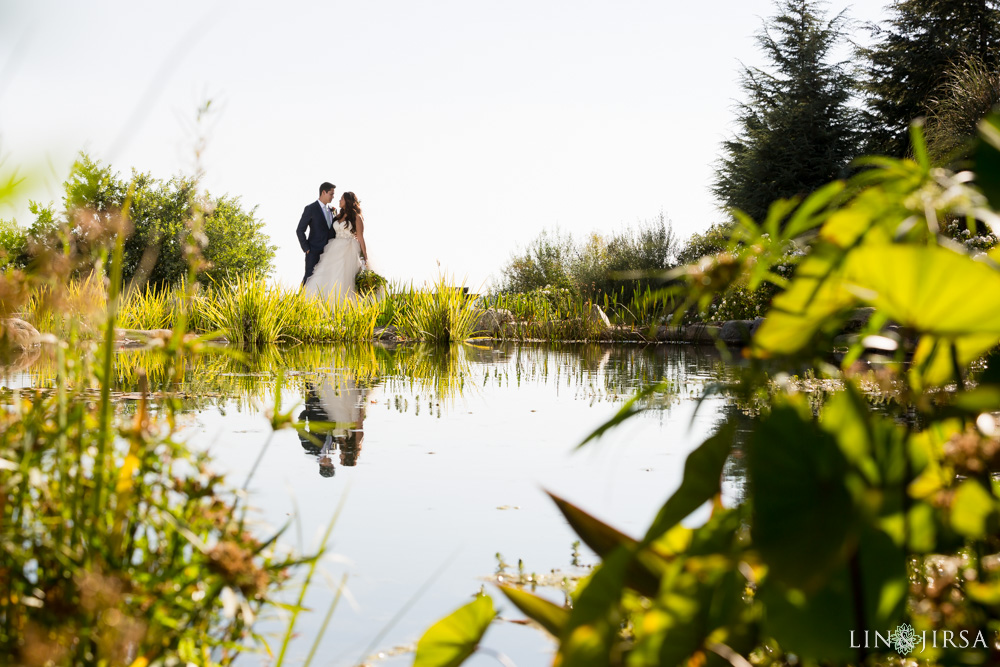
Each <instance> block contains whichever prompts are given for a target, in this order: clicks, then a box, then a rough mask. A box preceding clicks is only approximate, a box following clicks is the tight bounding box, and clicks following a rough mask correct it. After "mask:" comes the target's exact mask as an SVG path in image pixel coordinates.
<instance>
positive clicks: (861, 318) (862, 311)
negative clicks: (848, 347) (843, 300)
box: [841, 307, 875, 334]
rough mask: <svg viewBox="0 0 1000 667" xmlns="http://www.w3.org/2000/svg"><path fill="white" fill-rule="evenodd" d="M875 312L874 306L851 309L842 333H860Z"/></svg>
mask: <svg viewBox="0 0 1000 667" xmlns="http://www.w3.org/2000/svg"><path fill="white" fill-rule="evenodd" d="M874 312H875V309H874V308H870V307H869V308H855V309H854V310H852V311H851V314H850V315H849V316H848V317H847V320H846V321H845V322H844V326H843V328H842V329H841V333H845V334H852V333H858V332H859V331H861V330H862V329H864V328H865V326H866V325H867V324H868V320H870V319H871V317H872V314H873V313H874Z"/></svg>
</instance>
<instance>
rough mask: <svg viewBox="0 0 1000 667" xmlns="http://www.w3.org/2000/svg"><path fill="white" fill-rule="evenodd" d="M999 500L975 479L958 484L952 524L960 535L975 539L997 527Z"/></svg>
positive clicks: (994, 530)
mask: <svg viewBox="0 0 1000 667" xmlns="http://www.w3.org/2000/svg"><path fill="white" fill-rule="evenodd" d="M997 509H998V508H997V500H996V498H994V497H993V495H992V494H991V493H990V492H989V491H987V490H986V489H984V488H983V486H982V484H980V483H979V482H977V481H976V480H974V479H967V480H965V481H964V482H962V483H961V484H959V485H958V489H956V490H955V496H954V498H953V499H952V501H951V525H952V527H953V528H954V529H955V532H957V533H958V534H960V535H963V536H965V537H968V538H970V539H973V540H979V539H982V538H984V537H985V536H986V535H987V534H993V533H994V532H996V529H997V527H998V526H997Z"/></svg>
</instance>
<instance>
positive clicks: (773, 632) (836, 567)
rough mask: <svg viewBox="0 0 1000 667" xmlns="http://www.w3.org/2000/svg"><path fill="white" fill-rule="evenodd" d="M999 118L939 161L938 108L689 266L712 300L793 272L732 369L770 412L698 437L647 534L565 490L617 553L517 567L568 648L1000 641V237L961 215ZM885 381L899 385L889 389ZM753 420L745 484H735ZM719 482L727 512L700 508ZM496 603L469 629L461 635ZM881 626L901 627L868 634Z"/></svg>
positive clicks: (701, 293) (958, 655)
mask: <svg viewBox="0 0 1000 667" xmlns="http://www.w3.org/2000/svg"><path fill="white" fill-rule="evenodd" d="M980 132H981V139H980V143H979V145H978V147H977V150H976V156H977V161H976V171H975V173H958V174H956V173H952V172H949V171H946V170H943V169H937V168H933V167H932V166H931V163H930V160H929V158H928V156H927V151H926V147H925V145H924V143H923V138H922V135H921V133H920V132H919V130H918V129H915V130H914V133H913V137H914V155H915V156H916V157H915V159H913V160H896V159H889V158H871V159H868V160H866V162H865V166H866V167H867V168H866V170H864V171H862V172H860V173H859V174H858V175H857V176H855V177H853V178H852V179H850V180H849V181H847V182H835V183H833V184H830V185H828V186H825V187H824V188H821V189H820V190H818V191H817V192H815V193H813V194H812V195H810V196H809V197H808V198H806V199H805V200H803V201H801V202H799V201H779V202H776V203H775V204H773V205H772V207H771V209H770V211H769V213H768V216H767V218H766V219H765V220H764V222H763V223H761V224H758V223H757V222H755V221H754V220H752V219H750V218H749V217H747V216H744V215H740V216H739V223H738V226H737V228H736V230H735V231H736V233H735V234H734V239H733V243H732V245H730V246H729V247H728V248H727V249H726V251H725V252H723V253H720V254H718V255H716V256H715V258H714V260H713V261H712V262H704V261H703V262H700V263H699V264H698V265H697V266H691V267H686V268H685V269H683V270H681V271H679V272H678V276H680V277H681V278H682V279H683V280H684V281H685V283H686V285H687V296H686V299H685V305H686V306H687V307H691V308H700V307H701V305H702V304H704V303H706V302H708V301H710V300H711V299H713V298H716V297H717V296H718V295H720V294H725V293H726V291H727V290H728V289H729V288H730V287H731V286H733V285H736V284H745V285H747V286H749V287H750V288H751V289H753V288H755V287H757V286H758V285H760V284H762V283H764V282H765V281H767V282H770V283H772V284H773V285H774V286H775V287H777V288H779V289H780V290H781V291H780V292H779V293H778V294H777V295H776V296H775V298H774V301H773V304H772V307H771V309H770V310H769V311H768V313H767V316H766V318H765V320H764V322H763V324H762V326H761V327H760V329H759V330H758V331H757V332H756V334H755V335H754V338H753V341H752V344H751V346H750V348H749V349H748V351H747V355H748V356H749V357H750V358H751V362H752V363H750V365H748V366H747V367H746V368H745V369H744V370H743V371H742V372H741V373H740V374H739V375H738V376H737V377H736V378H734V380H733V381H732V382H731V391H732V392H733V393H734V395H736V396H737V397H742V398H741V399H740V400H741V402H742V401H747V400H750V401H753V402H754V412H755V413H756V418H755V419H753V420H752V421H751V420H748V419H746V418H738V417H737V416H733V417H732V418H730V419H727V420H726V421H725V422H724V423H722V424H721V425H720V427H719V428H718V429H717V431H716V432H715V433H714V434H713V435H712V436H711V437H709V438H708V439H707V440H706V441H705V442H703V443H702V444H701V445H700V446H699V447H698V448H697V449H695V450H694V451H693V452H692V453H691V454H690V455H689V456H688V458H687V462H686V464H685V468H684V477H683V480H682V482H681V485H680V487H679V488H678V489H677V490H676V492H674V493H673V494H672V495H671V496H670V497H669V498H668V499H667V501H666V502H665V503H664V504H663V506H662V507H661V509H660V511H659V512H658V514H657V516H656V517H655V519H654V520H653V522H652V524H651V525H650V526H649V527H648V529H647V530H646V531H645V534H644V535H643V536H641V537H637V538H633V537H630V536H628V535H625V534H624V533H622V532H620V531H618V530H617V529H615V528H613V527H612V526H609V525H607V524H605V523H603V522H602V521H600V520H599V519H597V518H596V517H593V516H591V515H589V514H588V513H586V512H584V511H583V510H581V509H580V508H579V507H577V506H576V505H574V504H572V503H571V502H569V501H567V500H565V499H562V498H557V497H554V496H553V500H554V502H555V503H556V505H557V507H558V508H559V510H560V511H561V512H562V514H563V516H564V517H565V518H566V520H567V521H568V522H569V524H570V525H571V526H572V527H573V529H574V530H575V531H576V532H577V534H578V535H579V536H580V539H581V540H582V541H583V542H584V543H586V544H587V545H588V546H589V547H590V548H591V549H593V550H594V551H595V552H596V553H597V554H598V555H599V556H600V558H601V564H600V566H599V567H597V568H595V570H594V573H593V574H592V575H591V576H590V577H588V578H587V579H586V580H584V581H582V582H581V583H580V585H579V586H578V587H577V589H576V590H575V591H574V592H573V594H572V604H571V605H560V604H556V603H553V602H552V601H550V600H549V599H547V598H543V597H541V596H537V595H534V594H532V593H530V592H527V591H525V590H521V589H518V588H513V587H507V586H501V587H500V588H501V591H502V592H503V594H504V595H505V596H506V597H507V598H508V599H509V600H510V601H511V602H512V603H513V604H514V605H515V606H517V607H518V608H519V609H520V610H521V611H522V612H524V613H525V614H526V615H527V616H528V617H529V618H531V619H532V620H534V621H535V622H537V623H538V624H539V625H540V626H541V627H542V628H544V629H545V631H546V632H548V633H549V634H550V635H551V636H552V637H554V638H555V639H556V641H557V643H558V648H557V655H556V657H555V659H554V662H555V663H556V664H561V665H590V664H602V665H617V664H622V665H625V664H662V665H667V664H671V665H673V664H713V663H715V664H726V663H728V664H739V665H743V664H773V665H789V664H829V665H866V664H893V663H895V662H897V661H899V660H900V658H908V659H909V660H919V661H921V662H924V663H926V664H941V665H947V664H988V663H991V662H995V660H996V644H995V638H996V633H997V631H998V630H1000V605H998V603H997V601H998V600H1000V540H998V539H997V534H998V533H997V526H998V525H1000V489H998V486H997V481H996V480H997V474H998V472H1000V425H998V421H997V417H996V414H997V413H998V412H1000V354H998V353H997V346H998V344H1000V316H998V313H1000V269H998V264H997V261H996V259H997V256H996V253H995V252H993V253H991V254H986V255H975V254H973V253H972V252H971V251H970V250H969V249H968V248H967V247H964V246H961V245H958V244H955V243H953V242H952V241H950V239H948V238H947V237H946V236H944V235H943V234H941V233H940V232H941V221H942V220H948V219H954V218H958V219H960V220H963V221H965V223H966V224H967V225H969V226H970V227H971V226H974V225H976V224H986V225H990V226H992V227H998V226H1000V215H998V214H997V211H998V210H1000V168H998V167H997V165H1000V116H993V117H991V118H990V119H988V121H987V122H986V123H985V124H984V125H982V126H981V128H980ZM973 182H974V183H976V184H977V185H976V186H973V185H971V183H973ZM790 244H801V245H802V246H803V247H804V248H806V252H804V253H801V254H799V255H796V259H795V263H796V267H795V271H794V273H793V274H792V275H791V276H790V277H785V276H783V275H781V274H780V273H778V272H776V271H775V268H776V267H777V266H779V265H781V264H782V263H784V262H785V261H787V257H788V254H787V248H788V246H789V245H790ZM860 306H867V307H870V308H872V309H873V310H874V312H873V313H872V314H871V317H870V319H868V321H867V323H866V324H863V325H862V330H861V332H860V334H859V335H858V336H857V337H856V339H854V340H853V341H852V342H851V344H850V349H849V350H848V352H847V354H846V355H844V356H843V357H841V358H840V360H839V363H840V369H839V371H838V370H837V369H836V368H834V367H833V366H832V364H831V359H832V358H833V357H832V355H831V351H832V349H833V339H834V337H835V336H837V335H838V334H839V332H840V328H841V326H842V324H843V323H844V322H845V321H847V320H848V319H850V318H852V317H856V315H857V312H856V309H857V308H858V307H860ZM890 324H892V326H889V325H890ZM984 357H985V359H984ZM867 362H876V366H875V367H876V368H877V369H878V370H877V371H876V372H869V371H868V370H867V369H868V368H870V366H868V365H867ZM802 368H812V369H816V371H815V373H816V377H817V378H822V377H824V376H826V377H830V376H833V377H835V378H836V379H838V380H839V382H837V383H831V384H830V385H828V386H827V389H826V391H825V395H824V396H823V398H822V400H819V401H817V400H814V399H812V398H811V397H810V396H809V395H808V394H807V393H806V392H804V391H801V390H800V387H801V386H802V384H801V382H796V381H794V379H793V378H791V377H790V376H791V375H792V374H793V373H797V372H799V371H800V370H801V369H802ZM880 386H881V387H883V388H891V396H892V401H891V402H884V401H878V405H877V406H874V407H873V405H872V401H870V400H869V398H868V396H869V395H870V393H871V392H873V391H874V392H875V393H876V394H881V395H885V394H886V393H887V392H886V389H882V390H881V391H880V390H879V387H880ZM656 390H657V386H656V385H653V386H650V387H647V388H645V389H643V390H642V391H640V392H639V393H638V394H637V395H636V396H635V397H634V398H633V399H632V400H630V401H629V402H628V403H626V404H625V405H624V406H623V407H622V408H621V410H620V411H619V413H618V414H617V415H615V416H614V417H613V418H612V419H610V420H609V421H608V422H607V423H606V424H604V425H602V426H601V427H599V428H598V429H596V430H595V431H594V433H593V434H592V435H591V436H590V437H589V438H587V439H586V440H585V441H584V443H582V444H586V443H587V442H589V441H591V440H594V439H596V438H599V437H600V436H601V434H603V433H604V432H606V431H607V430H608V429H610V428H614V427H615V426H616V425H618V424H620V423H622V422H623V421H626V420H628V419H630V418H632V417H633V416H634V415H636V414H639V413H640V412H641V411H642V405H641V403H642V401H643V400H645V398H646V397H648V396H649V394H650V392H655V391H656ZM743 404H744V405H745V403H743ZM876 407H877V409H875V408H876ZM736 443H741V449H740V453H741V454H742V455H743V456H744V457H745V465H746V475H747V484H746V499H745V502H743V503H742V504H740V505H738V506H736V507H724V506H723V505H722V503H721V500H720V479H721V477H722V475H723V471H724V469H725V468H726V466H727V465H728V462H729V461H730V459H731V457H732V456H733V454H734V452H733V448H734V444H736ZM705 503H709V504H711V506H712V515H711V518H710V519H709V520H708V521H707V522H706V523H705V524H704V525H702V526H700V527H695V528H690V527H687V526H684V525H683V524H681V520H682V519H684V518H685V517H687V516H688V515H690V514H691V513H692V512H694V511H695V510H696V509H698V508H699V507H702V506H703V505H704V504H705ZM453 620H454V619H453ZM487 622H488V619H487V618H485V616H477V617H475V618H466V619H465V621H463V624H462V625H463V627H462V629H461V632H458V631H453V632H452V633H451V634H452V636H454V637H461V640H460V641H461V643H462V653H461V655H468V654H470V653H471V652H472V650H473V649H475V646H476V644H478V642H479V638H480V637H481V636H482V633H483V631H484V629H485V627H486V623H487ZM876 632H877V633H880V634H882V635H888V636H891V637H894V638H895V639H893V640H892V642H891V643H890V642H889V641H883V642H879V641H878V640H877V639H876V640H874V641H866V640H865V639H864V638H865V637H869V636H874V635H875V633H876ZM959 636H963V637H967V641H965V642H964V643H963V642H957V641H955V638H956V637H959ZM915 637H922V638H926V641H924V642H923V643H921V642H916V643H914V641H913V640H914V638H915ZM918 646H919V650H918V648H917V647H918ZM453 650H456V651H457V648H453ZM426 664H443V663H426ZM449 664H455V662H451V663H449Z"/></svg>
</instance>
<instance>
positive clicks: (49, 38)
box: [0, 0, 888, 290]
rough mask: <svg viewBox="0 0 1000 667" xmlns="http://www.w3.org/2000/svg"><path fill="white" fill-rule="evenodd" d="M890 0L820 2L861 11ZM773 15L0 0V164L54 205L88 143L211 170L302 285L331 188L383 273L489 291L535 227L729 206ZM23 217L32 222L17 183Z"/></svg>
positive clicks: (708, 215) (765, 4)
mask: <svg viewBox="0 0 1000 667" xmlns="http://www.w3.org/2000/svg"><path fill="white" fill-rule="evenodd" d="M887 2H888V0H862V1H859V2H854V3H847V2H842V1H840V0H831V2H829V4H828V8H829V11H830V12H831V13H832V12H839V11H841V10H843V9H845V8H847V9H848V12H847V13H848V16H849V17H851V18H852V19H854V20H855V21H857V22H865V21H874V20H880V19H882V18H884V17H885V10H884V5H885V4H887ZM773 7H774V6H773V4H772V3H771V2H770V0H713V1H712V2H679V1H677V0H673V1H671V0H648V1H647V0H618V1H617V2H610V1H594V0H575V1H573V2H571V1H569V0H531V1H525V0H504V1H503V2H500V1H499V0H426V1H425V2H422V3H419V2H412V1H406V0H367V1H364V2H360V1H359V2H352V3H347V2H339V1H336V0H328V1H326V2H314V1H311V0H288V1H286V2H282V3H276V2H268V3H263V2H257V1H254V0H250V1H244V2H239V3H237V2H231V1H215V2H213V1H205V0H199V1H197V2H192V1H189V0H175V1H174V2H170V3H147V2H135V1H134V0H132V1H118V0H94V1H91V2H86V3H82V2H81V3H68V2H64V1H53V0H16V1H15V0H0V157H2V158H3V160H4V162H3V166H4V167H6V168H10V167H12V166H19V167H20V168H22V169H23V170H24V173H26V174H30V175H31V176H32V181H31V185H30V188H29V192H28V194H29V195H30V197H31V198H32V199H35V200H37V201H41V202H43V203H47V202H49V201H55V202H59V201H60V199H61V183H62V181H63V180H64V179H65V177H66V175H67V174H68V172H69V169H70V166H71V164H72V162H73V160H74V158H75V156H76V155H77V154H78V152H79V151H86V152H87V153H89V154H90V155H91V157H94V158H96V159H99V160H101V161H103V162H105V163H109V164H111V165H112V166H113V167H114V169H115V170H116V171H118V172H120V173H122V174H126V175H127V174H128V173H129V172H130V170H131V169H133V168H135V169H138V170H140V171H147V172H151V173H152V174H153V175H154V176H156V177H160V178H164V179H168V178H170V177H171V176H173V175H177V174H181V173H186V174H190V173H193V172H194V171H195V169H197V168H199V167H200V168H201V169H202V170H203V171H204V179H203V183H204V186H205V187H206V188H207V189H208V191H209V192H210V193H212V194H213V195H222V194H228V195H232V196H237V197H239V198H240V199H241V201H242V203H243V205H244V206H245V207H246V208H248V209H249V208H254V207H256V212H257V215H258V217H259V218H260V219H262V220H263V221H264V223H265V231H266V233H267V234H268V235H269V236H270V238H271V240H272V242H273V243H274V244H275V245H276V246H277V248H278V250H277V254H276V257H275V273H274V277H275V279H276V280H277V281H279V282H281V283H284V284H287V285H292V284H295V283H298V281H299V280H300V279H301V276H302V273H303V269H304V262H303V255H302V251H301V250H300V248H299V245H298V242H297V240H296V238H295V226H296V223H297V222H298V219H299V216H300V215H301V213H302V209H303V207H304V206H305V205H307V204H308V203H310V202H311V201H314V200H315V199H316V195H317V194H318V186H319V184H320V183H321V182H323V181H330V182H333V183H334V184H336V186H337V193H338V196H339V194H341V193H343V192H344V191H348V190H349V191H353V192H354V193H355V194H356V195H357V196H358V198H359V199H360V200H361V205H362V208H363V210H364V215H365V238H366V243H367V247H368V251H369V257H370V260H371V266H372V268H374V269H375V270H376V271H378V272H379V273H382V274H383V275H386V276H388V277H390V278H392V279H395V280H400V281H404V282H410V281H414V282H416V283H421V282H423V281H425V280H432V279H434V278H436V277H437V276H438V274H439V273H444V274H445V275H446V276H449V277H451V278H452V279H453V280H455V281H458V282H463V281H464V283H465V284H466V285H467V286H470V287H472V288H473V289H474V290H479V289H482V288H483V287H486V286H488V285H489V284H490V283H491V282H492V281H495V280H496V279H498V278H499V276H500V270H501V268H502V266H503V265H504V263H505V262H506V261H507V260H508V259H509V258H510V257H511V255H512V253H513V252H515V251H517V250H518V249H522V248H524V247H525V246H526V245H527V244H528V243H529V242H530V241H531V240H532V239H534V238H535V237H536V236H537V235H538V233H539V232H540V231H542V230H543V229H549V230H552V229H555V228H556V227H558V228H559V230H560V231H562V232H569V233H571V234H573V235H574V237H577V238H581V237H584V236H586V235H588V234H591V233H595V232H596V233H601V234H608V233H611V232H614V231H615V230H620V229H622V228H623V227H624V226H627V225H634V224H636V223H638V222H641V221H645V220H652V219H655V218H657V217H658V216H659V214H660V213H661V212H662V213H663V214H664V215H665V216H666V217H667V219H668V220H669V221H670V222H671V223H672V226H673V229H674V231H675V232H676V233H677V235H678V236H679V237H681V238H686V237H688V236H690V234H692V233H694V232H698V231H701V230H704V229H705V228H706V227H708V226H709V225H710V224H712V223H713V222H716V221H719V220H721V219H722V218H723V214H722V213H721V212H720V210H719V209H718V205H717V202H716V201H715V200H714V198H713V197H712V195H711V192H710V186H711V182H712V174H713V166H714V163H715V161H716V160H717V158H718V155H719V147H720V143H721V142H722V140H723V139H725V138H726V137H727V136H728V135H729V133H731V132H732V131H733V129H734V126H733V116H734V111H733V107H734V104H735V103H736V101H737V100H738V99H740V97H741V91H740V88H739V72H740V67H741V63H745V64H748V65H761V64H763V61H762V58H761V55H760V53H759V51H758V50H757V48H756V46H755V44H754V39H753V35H754V32H755V31H757V30H758V29H759V28H760V26H761V24H762V19H764V18H766V17H768V16H770V15H772V14H773ZM857 33H858V34H857V37H858V38H859V39H863V35H862V34H861V31H860V30H858V31H857ZM208 101H210V102H211V105H210V107H209V108H210V113H209V114H208V115H207V117H206V118H204V119H203V121H202V122H201V123H200V124H199V123H197V122H196V118H197V110H198V109H199V108H200V107H202V106H204V104H205V103H206V102H208ZM200 139H204V148H203V150H201V151H200V152H199V151H198V150H197V148H198V146H199V140H200ZM196 153H198V155H199V156H198V157H197V158H196ZM27 196H28V195H26V196H25V197H27ZM12 217H13V218H16V219H17V220H18V221H19V222H20V223H21V224H22V225H25V226H26V225H27V224H29V223H30V221H31V217H30V215H29V214H28V213H27V200H26V198H25V199H24V200H23V201H19V202H18V203H16V204H15V205H14V206H13V207H12V208H7V209H0V218H7V219H9V218H12Z"/></svg>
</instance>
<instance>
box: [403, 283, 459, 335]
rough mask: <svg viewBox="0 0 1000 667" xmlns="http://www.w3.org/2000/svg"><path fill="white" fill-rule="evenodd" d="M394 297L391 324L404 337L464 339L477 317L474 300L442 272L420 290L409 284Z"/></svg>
mask: <svg viewBox="0 0 1000 667" xmlns="http://www.w3.org/2000/svg"><path fill="white" fill-rule="evenodd" d="M397 299H398V302H397V303H398V310H397V314H396V319H395V322H394V323H395V325H396V327H397V329H398V330H399V333H400V334H401V335H402V336H404V337H405V338H410V339H413V340H422V341H432V342H438V343H447V342H449V341H463V340H468V339H469V338H471V337H472V334H473V333H474V331H473V328H474V327H475V325H476V321H477V320H478V318H479V312H478V310H477V308H476V305H475V300H474V299H472V298H470V297H469V296H468V295H467V294H466V293H465V289H464V288H463V287H462V286H457V287H456V286H454V285H453V284H451V281H449V280H448V279H447V278H446V277H445V276H444V275H441V276H439V277H438V279H437V281H436V282H435V283H434V284H432V285H427V286H425V287H423V288H420V289H418V288H416V287H414V286H413V285H412V284H411V285H410V286H409V287H408V288H407V289H406V290H405V291H403V292H401V293H397Z"/></svg>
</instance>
